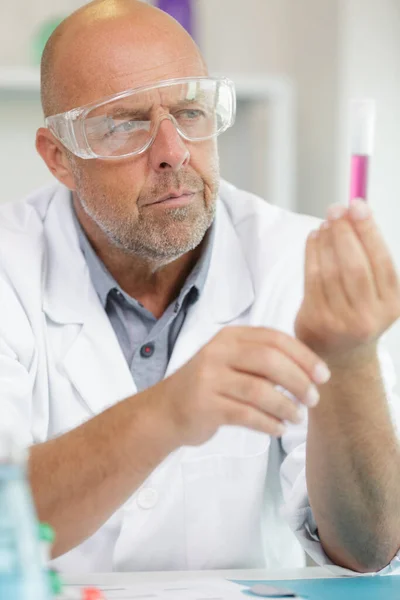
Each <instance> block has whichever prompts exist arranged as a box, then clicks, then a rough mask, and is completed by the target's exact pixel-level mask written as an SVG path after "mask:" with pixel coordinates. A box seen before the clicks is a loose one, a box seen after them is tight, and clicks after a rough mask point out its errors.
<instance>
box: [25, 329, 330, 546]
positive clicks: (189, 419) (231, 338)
mask: <svg viewBox="0 0 400 600" xmlns="http://www.w3.org/2000/svg"><path fill="white" fill-rule="evenodd" d="M328 377H329V372H328V371H327V370H326V367H325V368H324V363H322V362H321V360H320V359H319V358H318V356H316V354H314V353H313V352H312V351H311V350H309V349H308V348H307V347H306V346H305V345H304V344H303V343H302V342H300V341H299V340H296V339H295V338H292V337H290V336H288V335H286V334H283V333H280V332H279V331H274V330H272V329H265V328H253V327H227V328H225V329H223V330H222V331H221V332H220V333H219V334H218V335H216V336H215V337H214V338H213V339H212V340H211V341H210V342H209V343H208V344H207V345H206V346H204V347H203V348H202V349H201V350H200V351H199V352H198V353H197V354H196V355H195V356H194V357H193V358H192V359H191V360H190V361H189V362H188V363H187V364H186V365H184V366H183V367H182V368H181V369H179V370H178V371H176V372H175V373H174V374H173V375H171V376H170V377H168V378H167V379H164V380H163V381H161V382H160V383H158V384H157V385H155V386H153V387H151V388H149V389H147V390H144V391H143V392H140V393H138V394H136V395H135V396H131V397H130V398H127V399H126V400H123V401H121V402H118V403H116V404H114V405H113V406H111V407H110V408H109V409H107V410H105V411H104V412H102V413H100V414H99V415H97V416H96V417H94V418H92V419H90V420H88V421H87V422H85V423H83V424H82V425H79V426H78V427H77V428H76V429H73V430H72V431H69V432H68V433H65V434H63V435H61V436H59V437H56V438H54V439H51V440H48V441H47V442H44V443H42V444H36V445H35V446H33V447H32V448H31V453H30V461H29V470H30V478H31V484H32V490H33V493H34V497H35V501H36V507H37V511H38V514H39V518H40V519H41V520H43V521H46V522H49V523H51V524H52V525H53V527H54V529H55V530H56V532H57V542H56V545H55V547H54V556H58V555H59V554H64V553H65V552H67V551H68V550H70V549H71V548H74V547H75V546H76V545H77V544H79V543H81V542H82V541H83V540H85V539H86V538H87V537H89V536H90V535H92V534H93V533H94V532H95V531H97V529H98V528H99V527H100V526H101V525H102V524H103V523H104V522H105V521H106V520H107V519H108V518H109V517H110V515H112V514H113V513H114V512H115V511H116V510H117V509H118V508H119V507H120V506H121V505H122V504H123V503H124V502H125V501H126V499H127V498H129V496H131V495H132V494H133V493H134V492H135V490H137V489H138V488H139V487H140V486H141V485H142V484H143V482H144V481H145V480H146V478H147V477H148V476H149V475H150V473H152V472H153V471H154V469H155V468H156V467H157V466H158V465H159V464H160V463H161V462H162V461H163V460H164V459H165V458H166V457H167V456H168V455H169V454H170V453H171V452H173V451H174V450H175V449H176V448H178V447H180V446H185V445H197V444H202V443H203V442H206V441H207V440H208V439H209V438H210V437H212V436H213V435H214V433H216V431H217V430H218V428H219V427H221V426H222V425H239V426H243V427H249V428H251V429H254V430H258V431H262V432H264V433H267V434H270V435H281V434H282V433H283V429H282V428H283V427H284V423H285V421H288V422H293V423H297V422H298V421H299V420H300V419H301V415H300V414H299V404H305V405H309V406H311V405H315V403H316V402H317V401H318V392H317V390H316V388H315V384H322V383H324V382H325V381H327V379H328ZM277 388H278V389H277ZM282 388H283V389H284V390H287V391H288V392H290V393H291V394H292V395H293V396H295V398H296V399H297V401H298V402H295V401H293V400H291V399H290V398H288V397H287V396H285V395H284V394H283V393H281V391H279V390H280V389H282Z"/></svg>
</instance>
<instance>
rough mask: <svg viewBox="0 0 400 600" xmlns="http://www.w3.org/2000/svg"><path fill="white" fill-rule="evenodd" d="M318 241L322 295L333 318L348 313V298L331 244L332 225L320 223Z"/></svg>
mask: <svg viewBox="0 0 400 600" xmlns="http://www.w3.org/2000/svg"><path fill="white" fill-rule="evenodd" d="M318 241H319V243H318V250H317V251H318V262H319V267H320V273H321V281H322V286H323V289H324V296H325V301H326V303H327V305H328V306H329V309H330V312H331V313H332V314H333V315H335V318H338V317H343V318H345V316H346V315H347V313H349V310H350V306H349V299H348V298H347V293H346V290H345V288H344V286H343V280H342V274H341V270H340V267H339V262H338V260H337V257H336V252H335V248H334V245H333V236H332V227H331V226H330V224H329V222H325V223H323V224H322V225H321V229H320V234H319V240H318Z"/></svg>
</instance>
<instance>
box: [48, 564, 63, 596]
mask: <svg viewBox="0 0 400 600" xmlns="http://www.w3.org/2000/svg"><path fill="white" fill-rule="evenodd" d="M48 576H49V584H50V590H51V593H52V594H53V596H59V595H60V594H61V592H62V590H63V582H62V579H61V577H60V575H59V574H58V573H57V571H53V570H51V569H50V571H48Z"/></svg>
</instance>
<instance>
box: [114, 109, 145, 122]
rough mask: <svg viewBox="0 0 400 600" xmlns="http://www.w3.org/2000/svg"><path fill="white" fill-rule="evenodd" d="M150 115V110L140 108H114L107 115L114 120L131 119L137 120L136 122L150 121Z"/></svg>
mask: <svg viewBox="0 0 400 600" xmlns="http://www.w3.org/2000/svg"><path fill="white" fill-rule="evenodd" d="M148 115H149V111H148V110H144V109H143V108H138V109H134V108H123V107H121V108H118V107H116V108H113V109H112V110H110V111H109V112H108V113H107V116H108V117H112V118H113V119H115V118H117V119H122V118H125V119H126V118H129V119H136V120H138V121H139V120H140V121H148V120H149V118H148Z"/></svg>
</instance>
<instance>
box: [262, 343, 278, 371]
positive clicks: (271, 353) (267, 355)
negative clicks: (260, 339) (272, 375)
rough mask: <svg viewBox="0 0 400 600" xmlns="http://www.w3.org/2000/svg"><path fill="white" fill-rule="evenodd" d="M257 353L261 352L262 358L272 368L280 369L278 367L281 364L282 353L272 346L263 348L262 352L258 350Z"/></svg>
mask: <svg viewBox="0 0 400 600" xmlns="http://www.w3.org/2000/svg"><path fill="white" fill-rule="evenodd" d="M257 353H259V354H260V353H261V359H262V360H263V362H264V363H265V364H266V365H268V366H269V367H270V368H272V369H278V367H279V366H280V354H279V352H278V351H277V350H276V349H275V348H273V347H272V346H266V347H265V348H263V349H262V350H261V352H260V351H257Z"/></svg>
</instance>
